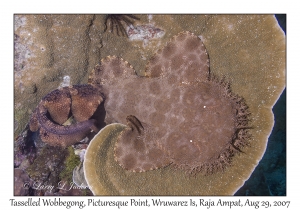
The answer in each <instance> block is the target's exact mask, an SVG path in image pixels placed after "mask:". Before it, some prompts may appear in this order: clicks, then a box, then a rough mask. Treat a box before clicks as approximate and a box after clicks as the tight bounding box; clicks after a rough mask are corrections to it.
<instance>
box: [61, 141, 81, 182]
mask: <svg viewBox="0 0 300 210" xmlns="http://www.w3.org/2000/svg"><path fill="white" fill-rule="evenodd" d="M67 149H68V153H69V154H68V156H67V158H66V159H65V162H64V164H65V168H64V169H63V170H62V171H61V173H60V174H59V178H60V179H61V180H66V181H68V182H72V176H73V170H74V168H75V167H76V166H78V165H79V164H80V158H79V157H78V156H77V155H75V153H74V149H73V147H72V146H69V147H68V148H67Z"/></svg>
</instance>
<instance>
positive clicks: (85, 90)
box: [30, 32, 249, 174]
mask: <svg viewBox="0 0 300 210" xmlns="http://www.w3.org/2000/svg"><path fill="white" fill-rule="evenodd" d="M89 83H90V84H92V85H77V86H73V87H68V88H63V89H62V90H55V91H53V92H51V93H49V94H48V95H47V96H45V97H44V98H43V99H42V101H41V102H40V104H39V106H38V108H37V109H36V111H35V112H34V114H33V115H32V117H31V120H30V129H32V130H33V131H34V130H37V129H38V127H41V129H40V135H41V137H42V139H43V141H45V142H47V143H49V144H51V145H60V146H68V145H71V144H74V143H76V142H78V141H80V140H81V139H82V138H84V137H85V136H86V135H87V134H88V132H90V131H91V130H94V131H95V130H96V129H97V128H95V126H94V121H93V120H88V119H89V118H90V117H91V115H92V114H93V113H94V112H95V110H96V108H97V107H98V105H99V104H100V103H101V102H102V100H103V97H102V94H103V95H104V96H105V101H104V108H105V111H106V115H105V122H106V123H107V124H109V123H114V122H118V123H123V124H127V125H128V127H127V128H126V129H125V130H124V131H123V132H122V133H121V134H120V135H119V137H118V140H117V143H116V145H115V159H116V161H117V162H118V163H119V165H120V166H122V167H123V168H124V169H126V170H129V171H133V172H144V171H148V170H153V169H157V168H161V167H164V166H167V165H169V164H172V165H174V166H176V167H177V168H181V169H184V170H186V171H189V172H198V171H201V172H204V173H205V174H211V173H214V172H216V171H219V170H223V169H225V168H226V167H227V166H228V165H230V164H231V159H232V157H233V155H234V154H235V153H237V152H240V151H241V150H240V149H241V148H242V147H243V146H245V145H246V144H247V142H248V139H249V134H248V132H247V129H249V126H248V121H249V120H248V116H249V112H248V111H247V105H246V104H245V102H244V100H243V99H242V98H241V97H239V96H237V95H234V94H233V93H231V91H230V89H229V85H228V83H226V82H225V81H224V80H219V79H217V78H215V77H214V76H213V75H211V74H210V72H209V59H208V54H207V52H206V49H205V46H204V45H203V43H202V41H201V40H200V39H199V38H198V37H197V36H195V35H193V34H192V33H189V32H185V33H180V34H179V35H177V36H175V37H174V38H173V39H172V40H171V41H170V42H169V43H168V44H167V45H166V46H165V47H164V48H163V49H161V50H159V51H158V52H157V54H156V55H155V56H153V57H152V58H151V59H150V61H149V64H148V66H147V68H146V77H139V76H137V75H136V74H135V71H134V70H133V68H132V66H131V65H130V64H129V63H128V62H126V61H124V60H123V59H122V58H117V57H114V56H109V57H107V58H105V59H103V60H102V62H101V64H100V65H97V66H96V67H95V68H94V70H93V72H92V74H91V76H90V78H89ZM100 91H101V93H100ZM70 110H71V113H72V114H73V116H74V118H75V119H76V120H77V121H78V122H77V123H76V124H73V125H70V126H62V125H59V124H61V123H62V122H63V121H65V120H66V119H67V118H68V117H69V115H70V114H69V112H70ZM48 113H49V115H50V116H51V118H52V120H51V119H49V117H48V115H47V114H48ZM53 121H54V122H56V123H58V124H55V123H54V122H53Z"/></svg>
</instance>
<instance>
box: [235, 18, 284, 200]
mask: <svg viewBox="0 0 300 210" xmlns="http://www.w3.org/2000/svg"><path fill="white" fill-rule="evenodd" d="M275 16H276V18H277V21H278V23H279V25H280V27H281V28H282V30H283V31H284V33H286V15H285V14H279V15H275ZM273 113H274V116H275V125H274V128H273V130H272V133H271V135H270V137H269V141H268V145H267V150H266V152H265V154H264V156H263V158H262V160H261V161H260V163H259V165H258V166H257V167H256V169H255V170H254V172H253V174H252V175H251V177H250V178H249V180H247V181H246V182H245V184H244V186H243V187H241V188H240V189H239V190H238V191H237V192H236V193H235V195H239V196H241V195H278V196H284V195H286V89H285V90H284V92H283V93H282V95H281V96H280V98H279V100H278V101H277V103H276V104H275V106H274V107H273Z"/></svg>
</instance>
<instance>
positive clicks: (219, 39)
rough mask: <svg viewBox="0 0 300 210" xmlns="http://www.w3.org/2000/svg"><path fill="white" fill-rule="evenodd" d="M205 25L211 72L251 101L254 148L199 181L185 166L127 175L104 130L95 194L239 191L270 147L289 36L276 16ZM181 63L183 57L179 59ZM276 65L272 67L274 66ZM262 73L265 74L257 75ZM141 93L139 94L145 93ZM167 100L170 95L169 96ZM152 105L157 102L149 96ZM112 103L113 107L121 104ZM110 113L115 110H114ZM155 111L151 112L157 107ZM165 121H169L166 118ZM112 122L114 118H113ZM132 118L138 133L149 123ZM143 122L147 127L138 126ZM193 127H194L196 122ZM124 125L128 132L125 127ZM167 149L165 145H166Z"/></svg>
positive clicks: (91, 165)
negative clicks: (186, 172)
mask: <svg viewBox="0 0 300 210" xmlns="http://www.w3.org/2000/svg"><path fill="white" fill-rule="evenodd" d="M205 23H206V25H205V27H204V30H203V31H202V33H201V38H202V40H203V42H204V44H205V46H206V48H207V50H208V53H209V55H210V63H211V65H210V66H211V68H210V70H211V71H212V72H214V73H216V74H217V75H223V76H225V77H226V79H227V80H229V81H230V84H231V88H232V90H233V92H235V93H238V94H239V95H242V96H243V97H244V98H245V99H246V101H247V104H248V105H249V110H250V111H251V125H253V128H252V129H251V130H250V131H251V135H252V138H253V140H252V141H251V145H252V146H251V147H246V148H244V149H243V152H244V153H243V154H241V155H239V156H235V157H234V158H233V164H232V166H231V167H230V168H229V169H228V170H225V171H223V172H222V173H221V174H220V173H215V174H212V175H210V176H202V175H199V174H198V175H196V177H195V178H194V179H190V178H186V176H185V174H184V173H181V172H180V170H175V171H174V170H172V168H171V167H164V168H161V169H159V170H152V171H148V172H146V173H125V172H124V169H122V167H119V166H118V164H116V163H115V161H114V160H115V151H114V149H113V144H114V143H115V142H116V141H117V139H118V138H117V137H114V138H108V139H110V143H108V142H107V141H106V140H105V138H104V137H103V136H102V135H101V132H100V133H99V137H96V138H95V139H94V140H95V141H98V143H99V142H100V143H99V145H98V146H97V149H98V151H96V150H97V149H94V150H93V154H94V155H91V156H90V157H89V156H88V154H89V153H88V152H87V156H86V158H87V164H86V165H87V167H86V171H89V172H91V174H93V175H94V178H93V179H91V180H90V182H89V180H88V182H89V184H91V185H90V186H91V187H92V188H94V189H95V191H94V193H95V194H97V195H99V194H131V195H137V194H139V195H144V194H150V195H163V194H165V195H183V194H185V195H187V194H197V195H198V194H201V195H224V194H226V195H227V194H233V193H234V192H235V191H236V190H237V189H238V188H239V187H240V186H241V185H242V184H243V182H244V180H246V179H247V178H248V177H249V175H250V174H251V172H252V170H253V168H254V167H255V166H256V165H257V163H258V161H259V160H260V158H261V156H262V154H263V152H264V150H265V147H266V141H267V137H268V135H269V134H270V131H271V128H272V126H273V117H272V116H273V114H272V111H271V108H272V106H273V105H274V103H275V101H276V100H277V98H278V97H279V95H280V94H281V92H282V90H283V88H284V87H285V82H284V78H285V77H284V69H285V62H284V55H285V48H284V46H285V45H284V35H283V33H282V31H281V30H280V29H279V27H278V25H277V23H276V21H275V22H274V17H272V16H253V15H250V16H246V15H241V16H232V15H230V16H222V15H221V16H210V17H209V18H208V19H207V21H205ZM270 37H272V38H270ZM233 43H235V44H233ZM259 49H263V51H262V52H263V53H264V54H265V55H263V54H262V53H261V52H260V50H259ZM274 49H275V50H274ZM163 51H164V50H162V51H161V52H159V53H162V52H163ZM266 55H268V56H266ZM110 59H111V58H110ZM105 62H106V61H104V63H105ZM152 62H153V61H152ZM178 62H182V61H180V60H178ZM108 63H109V62H108ZM270 63H272V65H269V64H270ZM166 65H167V64H166ZM162 69H164V68H161V69H160V68H157V69H156V70H158V71H155V70H153V72H158V74H157V75H159V74H161V71H160V70H162ZM148 72H149V69H148V71H147V70H146V75H148V76H151V73H150V74H149V73H148ZM266 72H268V74H266ZM256 73H257V74H259V75H260V76H256ZM153 75H155V74H153ZM162 75H163V73H162ZM175 81H176V78H175ZM99 82H101V81H99ZM153 87H154V88H153V90H152V91H154V92H155V91H157V92H158V91H160V90H158V89H159V88H156V86H155V85H154V86H153ZM258 87H260V88H258ZM136 90H140V91H143V89H142V87H141V89H139V87H137V89H136ZM147 90H148V89H147ZM137 92H138V93H137V94H139V91H137ZM154 92H153V93H154ZM266 93H267V95H266ZM175 96H176V94H175ZM116 97H119V95H118V94H116ZM167 99H168V98H167V97H165V100H167ZM131 102H132V101H130V100H128V106H125V107H124V108H125V109H126V108H128V107H130V106H131ZM148 103H153V102H151V100H149V101H148ZM125 104H126V103H125ZM159 105H161V104H159ZM112 107H113V108H112V109H114V108H115V107H114V106H112ZM147 107H148V106H147ZM152 107H153V106H152ZM107 111H108V112H109V110H107ZM145 111H148V109H145ZM149 111H150V112H151V109H150V110H149ZM178 111H181V110H178ZM147 113H148V112H147ZM115 117H118V116H115ZM153 117H155V116H153ZM159 117H160V116H159ZM122 119H123V121H121V122H123V123H126V122H125V119H126V115H123V117H122ZM137 119H138V118H137ZM161 119H162V121H163V120H164V118H163V117H162V118H161ZM107 120H110V121H111V122H113V121H114V119H113V118H112V119H107ZM127 120H128V121H129V122H128V125H133V126H131V129H130V130H134V128H135V129H136V131H137V133H139V132H140V131H142V129H141V128H143V127H144V125H143V123H144V122H142V121H140V120H139V121H136V120H133V119H130V118H129V119H128V118H127ZM145 123H146V122H145ZM139 124H141V125H142V126H141V127H138V126H136V125H139ZM115 126H117V125H115ZM166 126H167V125H166ZM187 126H190V127H191V126H192V125H191V124H189V125H187ZM119 129H121V128H119ZM122 129H125V130H126V128H124V127H122ZM122 129H121V130H122ZM114 130H115V129H111V128H110V129H108V130H105V129H104V130H103V132H105V133H106V135H108V134H107V133H110V132H112V133H114V135H115V136H120V135H119V134H115V132H116V131H114ZM123 131H124V130H123ZM123 131H121V135H122V133H124V132H123ZM119 132H120V131H119ZM94 140H93V141H94ZM191 140H193V139H191ZM118 141H120V140H118ZM91 145H94V144H91ZM94 146H95V145H94ZM163 147H164V145H162V147H161V148H163ZM116 150H117V149H116ZM90 154H91V153H90ZM95 155H96V157H97V159H95V160H91V157H95ZM99 158H103V160H102V161H100V162H99V160H100V159H99ZM121 165H122V164H121ZM123 167H124V166H123ZM150 168H151V167H150ZM94 171H96V173H94ZM87 176H90V175H87ZM96 176H97V177H96ZM145 180H147V181H145ZM139 186H144V188H143V189H141V188H140V187H139Z"/></svg>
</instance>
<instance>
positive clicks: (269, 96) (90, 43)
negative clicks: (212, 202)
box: [14, 15, 285, 195]
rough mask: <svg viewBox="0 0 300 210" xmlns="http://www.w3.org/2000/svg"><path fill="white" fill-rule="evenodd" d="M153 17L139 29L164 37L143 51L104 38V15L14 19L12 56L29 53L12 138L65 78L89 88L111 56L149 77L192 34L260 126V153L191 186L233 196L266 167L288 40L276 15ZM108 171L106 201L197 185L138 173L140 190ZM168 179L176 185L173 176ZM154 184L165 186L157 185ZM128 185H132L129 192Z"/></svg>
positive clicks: (256, 133) (18, 77)
mask: <svg viewBox="0 0 300 210" xmlns="http://www.w3.org/2000/svg"><path fill="white" fill-rule="evenodd" d="M151 17H152V18H151V20H150V18H149V16H148V15H139V18H140V23H141V24H149V22H151V25H153V26H154V27H156V28H162V29H163V30H164V31H165V35H164V36H163V37H161V38H159V39H157V40H151V41H149V44H148V45H147V46H144V45H143V42H141V41H132V40H129V39H127V38H126V37H122V36H111V33H102V32H103V31H104V29H105V24H104V19H105V17H104V15H73V16H71V15H45V16H44V15H17V16H16V18H15V21H16V24H15V28H16V30H15V34H16V39H15V42H16V43H18V44H16V45H15V47H16V48H15V50H16V51H18V49H20V50H19V52H25V51H26V53H24V54H22V53H19V54H16V55H18V56H17V57H18V58H17V59H20V62H18V63H20V64H21V65H16V68H15V83H14V84H15V136H17V135H19V134H20V133H21V132H22V131H23V130H24V129H25V127H26V124H27V122H28V119H29V115H30V114H31V113H32V112H33V110H34V107H36V106H37V104H38V103H39V101H40V99H41V98H42V96H44V95H46V93H49V92H50V91H52V90H54V89H56V88H57V87H58V86H59V85H60V84H61V83H62V81H63V77H65V76H66V75H68V76H69V78H70V84H80V83H86V81H87V75H88V71H89V70H90V69H92V67H93V66H95V64H97V63H98V62H99V59H100V58H101V57H106V56H107V55H116V56H120V57H122V58H124V60H126V61H128V62H130V63H131V64H132V65H133V66H134V67H135V69H136V72H137V73H138V74H139V75H144V73H145V72H144V71H143V70H144V69H145V66H146V61H147V60H149V58H150V57H151V56H152V55H153V53H154V52H156V51H157V49H158V48H160V45H161V44H164V43H165V42H166V41H167V40H169V39H170V38H171V37H172V36H173V35H174V34H178V33H179V32H180V31H192V32H194V33H195V34H197V35H201V39H202V41H203V42H204V45H205V46H206V48H207V51H208V53H209V55H210V70H211V72H213V73H214V74H216V75H217V76H218V77H220V78H222V76H225V77H226V80H227V81H229V82H230V84H232V85H231V89H232V91H233V92H234V93H237V94H238V95H242V96H243V97H244V98H245V99H246V101H247V105H248V106H249V110H250V111H251V113H252V115H251V120H252V121H251V124H253V125H255V126H254V127H253V129H251V134H252V135H253V141H252V142H251V145H255V146H253V147H249V148H245V149H243V151H244V152H245V153H244V154H247V155H243V154H242V155H239V156H235V157H234V158H233V160H232V162H233V164H232V166H231V167H230V170H226V171H225V172H224V173H222V176H220V175H211V176H209V178H207V177H205V176H204V177H201V178H199V179H197V182H195V183H194V184H200V185H201V187H200V188H201V189H205V191H201V189H197V190H196V191H190V192H193V194H203V195H204V194H208V195H213V194H214V195H216V194H218V195H225V194H226V195H228V194H233V193H234V192H235V191H236V190H237V189H238V188H239V187H240V186H241V185H243V183H244V181H245V180H246V179H248V177H249V176H250V174H251V173H252V171H253V169H254V168H255V166H256V165H257V164H258V162H259V160H260V159H261V157H262V155H263V153H264V151H265V148H266V144H267V141H268V137H269V134H270V132H271V130H272V127H273V124H274V123H273V121H274V118H273V114H272V107H273V105H274V104H275V102H276V101H277V99H278V97H279V95H280V94H281V92H282V90H283V88H284V87H285V36H284V34H283V33H282V31H281V29H280V28H279V27H278V24H277V22H276V20H275V18H274V16H272V15H153V16H151ZM74 34H76V36H74ZM17 48H18V49H17ZM22 49H25V51H24V50H22ZM22 59H23V60H22ZM33 75H34V76H33ZM258 75H259V76H258ZM15 139H17V138H15ZM109 149H111V148H109ZM108 151H109V154H110V155H112V156H110V155H108V156H107V157H109V158H112V159H109V158H108V159H107V161H111V160H112V161H113V162H109V163H111V164H112V165H113V164H115V163H114V157H113V150H108ZM110 152H112V153H110ZM104 153H105V152H104ZM102 154H103V153H102ZM105 157H106V156H105ZM21 159H22V158H21ZM21 159H20V160H21ZM28 163H29V162H28ZM17 165H19V163H18V164H17ZM21 165H26V164H21ZM119 168H121V167H119ZM98 170H99V169H98ZM103 170H104V171H105V173H106V175H105V178H106V179H105V180H108V181H107V182H108V183H110V185H109V186H108V185H105V187H104V188H105V190H106V193H103V194H145V192H141V191H139V189H138V186H140V185H141V184H142V185H143V186H145V187H147V188H148V189H154V188H156V187H155V186H152V187H151V185H149V183H145V182H143V180H156V182H157V184H161V185H162V186H164V184H167V183H174V184H175V185H176V179H175V178H178V180H181V181H182V182H181V183H180V185H185V188H182V189H181V191H180V190H179V191H180V192H181V193H177V194H188V193H187V192H188V191H189V190H188V189H189V186H190V184H191V183H193V182H191V183H186V182H184V180H183V179H180V178H179V177H181V175H180V173H178V171H175V172H174V171H171V170H169V167H167V168H164V169H161V170H154V171H151V173H150V172H149V173H148V172H147V174H153V175H154V174H155V175H156V176H153V178H149V179H148V178H147V177H146V175H142V174H140V173H139V175H138V174H137V175H133V176H132V177H131V178H132V179H134V180H137V181H136V182H131V181H130V180H131V178H128V179H129V180H127V179H123V178H122V177H123V176H121V178H119V179H118V178H117V176H119V175H120V174H122V171H118V169H116V168H114V167H112V168H109V167H108V166H105V167H104V168H103ZM114 170H116V171H114ZM114 172H116V175H115V174H114ZM173 172H174V173H176V174H174V173H173ZM169 173H170V174H174V177H170V176H168V174H169ZM107 174H109V175H107ZM157 177H165V178H166V179H164V183H163V182H162V183H160V182H159V181H157ZM108 178H109V179H108ZM173 178H174V179H175V180H174V179H173ZM267 179H268V177H266V180H267ZM112 180H113V181H112ZM108 183H106V184H108ZM124 183H127V184H125V187H124ZM135 184H138V185H135ZM112 186H113V187H112ZM126 186H128V188H127V187H126ZM129 186H131V188H129ZM178 186H179V185H176V187H178ZM114 187H116V188H115V190H114V191H113V193H110V192H111V191H110V190H108V189H112V188H114ZM157 189H158V188H157ZM168 189H169V191H168V192H165V191H161V193H162V194H169V195H171V194H176V192H178V191H176V189H178V188H174V189H173V188H172V185H168ZM172 190H173V191H172ZM150 194H151V193H150ZM153 194H155V193H154V192H153Z"/></svg>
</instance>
